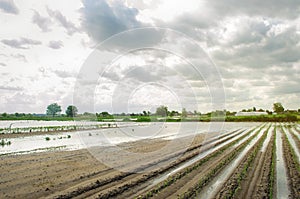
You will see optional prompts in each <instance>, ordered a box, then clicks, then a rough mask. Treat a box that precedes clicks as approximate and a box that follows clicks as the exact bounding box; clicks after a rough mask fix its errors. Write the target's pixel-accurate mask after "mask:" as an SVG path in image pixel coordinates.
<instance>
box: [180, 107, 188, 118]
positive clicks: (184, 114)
mask: <svg viewBox="0 0 300 199" xmlns="http://www.w3.org/2000/svg"><path fill="white" fill-rule="evenodd" d="M181 116H182V117H187V111H186V109H185V108H183V109H182V111H181Z"/></svg>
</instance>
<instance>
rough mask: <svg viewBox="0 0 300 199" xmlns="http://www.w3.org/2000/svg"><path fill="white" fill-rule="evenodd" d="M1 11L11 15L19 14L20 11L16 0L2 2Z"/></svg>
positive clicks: (0, 0)
mask: <svg viewBox="0 0 300 199" xmlns="http://www.w3.org/2000/svg"><path fill="white" fill-rule="evenodd" d="M0 10H2V11H3V12H6V13H10V14H19V9H18V7H17V6H16V5H15V3H14V0H0Z"/></svg>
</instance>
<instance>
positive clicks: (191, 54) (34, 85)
mask: <svg viewBox="0 0 300 199" xmlns="http://www.w3.org/2000/svg"><path fill="white" fill-rule="evenodd" d="M15 2H16V3H17V4H15ZM15 2H14V1H7V0H0V9H1V12H0V26H1V27H5V28H4V29H2V30H1V32H0V38H1V39H0V41H1V42H0V77H1V79H0V89H1V92H2V94H1V95H2V96H3V97H2V98H1V99H0V100H1V106H0V108H1V110H3V111H7V112H10V111H11V112H17V111H18V112H21V111H22V112H44V111H45V110H44V109H45V107H46V106H47V105H48V104H49V103H52V102H58V103H61V105H62V106H67V105H68V104H71V103H72V100H73V95H76V94H78V93H73V89H74V87H75V85H76V83H79V84H81V85H82V88H84V89H85V90H84V93H80V94H81V96H80V97H81V98H80V99H82V100H83V102H82V106H81V105H79V104H78V106H80V107H79V109H80V111H82V112H84V111H93V110H96V111H101V110H114V111H116V112H121V111H125V109H126V108H128V110H129V111H141V110H143V109H146V108H147V109H153V107H154V106H156V105H157V104H164V103H166V104H169V106H170V107H172V108H174V109H176V108H178V109H179V110H180V106H185V107H186V108H188V109H190V110H194V109H197V108H196V107H197V106H198V107H199V108H200V110H199V111H200V112H205V111H209V110H210V109H216V108H218V107H216V106H212V101H213V100H214V101H215V105H218V104H221V103H220V102H219V101H220V100H219V99H221V98H222V97H220V96H222V88H223V86H224V89H225V94H226V103H227V108H228V109H234V110H240V109H242V108H251V107H253V106H256V107H261V108H267V109H271V106H272V103H273V102H274V101H281V102H282V103H283V104H284V105H285V106H287V107H288V108H290V109H296V108H299V106H300V105H299V97H300V96H299V95H300V94H299V89H298V87H297V86H298V85H299V84H300V82H299V81H300V80H299V73H300V70H299V64H300V58H299V57H300V54H299V52H300V42H299V41H300V26H299V24H300V17H299V15H298V13H299V8H300V4H299V3H298V2H297V1H294V0H288V1H285V0H275V1H274V0H267V1H264V2H261V1H257V0H255V1H250V0H244V1H233V0H224V1H217V0H212V1H198V0H184V1H183V0H177V1H169V0H159V1H154V0H141V1H136V0H126V1H125V0H74V1H72V2H71V3H70V1H69V0H60V1H58V0H45V1H35V0H28V1H15ZM150 25H153V26H158V27H162V28H156V29H147V28H145V29H137V30H134V31H132V30H131V29H132V28H144V27H147V26H150ZM163 28H171V29H174V30H175V31H179V32H181V33H182V38H184V39H182V38H181V39H180V38H178V36H177V35H178V34H181V33H177V32H172V31H167V30H166V29H163ZM123 31H128V32H127V34H123V35H119V36H116V35H115V34H118V33H120V32H123ZM114 35H115V36H114ZM186 35H187V36H186ZM112 36H113V37H112ZM188 37H190V38H192V39H190V40H189V39H187V38H188ZM107 38H111V39H110V40H106V43H105V44H102V46H100V47H99V46H98V47H96V48H97V50H101V52H99V55H98V56H96V57H95V59H94V60H92V62H93V63H92V64H94V67H95V68H93V70H94V69H95V71H92V70H91V71H89V72H90V73H88V74H87V75H88V76H87V77H84V75H85V74H81V73H80V71H82V70H81V69H82V67H83V66H84V65H88V64H90V63H89V58H88V55H89V54H90V53H91V52H92V51H93V49H92V46H96V44H98V43H99V42H103V41H105V39H107ZM199 45H200V46H201V47H202V48H203V49H204V51H203V50H201V48H199ZM97 50H96V51H97ZM174 52H176V53H174ZM206 52H208V53H209V55H210V57H211V59H212V62H210V61H209V57H208V56H207V55H206ZM120 53H121V54H120ZM111 58H112V60H113V61H112V60H110V59H111ZM85 61H86V62H85ZM187 61H188V62H187ZM213 62H214V63H216V65H217V68H218V70H219V71H220V76H219V74H218V71H217V70H215V69H214V68H213V67H212V66H213ZM84 63H85V64H84ZM101 64H104V65H105V64H108V65H109V66H111V68H109V67H108V68H106V70H105V71H104V72H103V68H101V67H102V65H101ZM105 66H106V65H105ZM193 66H195V67H197V68H196V69H197V70H195V68H193ZM101 72H103V73H101ZM220 77H221V78H222V80H223V83H224V84H223V85H222V84H221V82H218V81H217V80H219V79H220ZM98 78H99V79H100V80H102V81H99V82H98V80H99V79H98ZM156 84H157V85H156ZM24 85H27V86H24ZM159 85H160V86H159ZM163 86H165V87H163ZM95 88H96V91H95ZM195 94H196V95H197V96H196V97H194V95H195ZM211 95H213V96H211ZM95 96H98V97H97V98H96V100H95V102H94V104H92V106H91V103H93V97H95ZM21 98H22V99H21ZM212 98H215V99H212ZM124 99H126V100H127V101H126V100H125V101H124ZM32 101H35V102H36V104H32V103H31V102H32ZM221 101H222V100H221ZM112 102H114V103H115V105H116V104H117V105H116V106H115V107H111V103H112ZM196 103H198V104H196ZM94 105H95V106H94Z"/></svg>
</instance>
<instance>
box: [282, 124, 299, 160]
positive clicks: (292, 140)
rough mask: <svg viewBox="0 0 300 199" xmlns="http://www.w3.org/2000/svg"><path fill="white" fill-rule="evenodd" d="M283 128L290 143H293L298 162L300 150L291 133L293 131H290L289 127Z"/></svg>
mask: <svg viewBox="0 0 300 199" xmlns="http://www.w3.org/2000/svg"><path fill="white" fill-rule="evenodd" d="M283 130H284V132H285V133H286V136H287V138H288V140H289V142H290V144H291V145H292V148H293V149H294V151H295V154H296V156H297V157H298V162H300V151H299V148H298V147H297V145H296V143H295V141H294V139H293V137H292V135H291V133H292V132H291V131H290V129H287V128H283Z"/></svg>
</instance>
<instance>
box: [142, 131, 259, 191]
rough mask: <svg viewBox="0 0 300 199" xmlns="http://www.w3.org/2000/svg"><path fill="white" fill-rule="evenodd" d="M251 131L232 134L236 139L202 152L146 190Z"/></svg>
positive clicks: (164, 175)
mask: <svg viewBox="0 0 300 199" xmlns="http://www.w3.org/2000/svg"><path fill="white" fill-rule="evenodd" d="M251 130H252V129H248V130H245V129H242V130H239V131H237V132H236V133H234V134H232V135H237V136H236V137H234V138H232V139H231V140H227V141H226V142H224V143H222V144H220V145H218V146H216V147H214V148H211V149H209V150H207V151H204V152H202V153H201V154H199V155H198V156H196V157H194V158H192V159H191V160H189V161H188V162H186V163H184V164H182V165H180V166H179V167H177V168H175V169H173V170H172V171H169V172H168V173H165V174H163V175H162V176H161V177H159V178H157V179H155V180H153V182H152V184H151V185H149V186H148V187H147V188H146V189H150V188H152V187H154V186H155V185H157V184H159V183H160V182H162V181H164V180H166V179H167V178H168V177H169V176H170V175H172V174H174V173H176V172H178V171H180V170H182V169H184V168H186V167H188V166H190V165H192V164H193V163H195V162H197V161H199V160H200V159H202V158H204V157H206V156H207V155H208V154H210V153H213V152H214V151H217V150H219V149H220V148H222V147H223V146H225V145H226V144H228V143H230V142H232V141H234V140H237V139H238V138H240V137H241V136H243V135H245V134H246V133H248V132H249V131H251ZM251 134H253V133H251ZM228 136H231V135H229V134H228ZM225 139H227V136H226V137H224V138H222V139H220V140H216V141H214V142H212V143H211V144H209V146H213V145H214V144H215V143H217V142H219V141H222V140H225ZM245 139H247V138H244V139H243V140H245ZM209 146H207V147H209ZM146 189H145V190H146Z"/></svg>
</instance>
